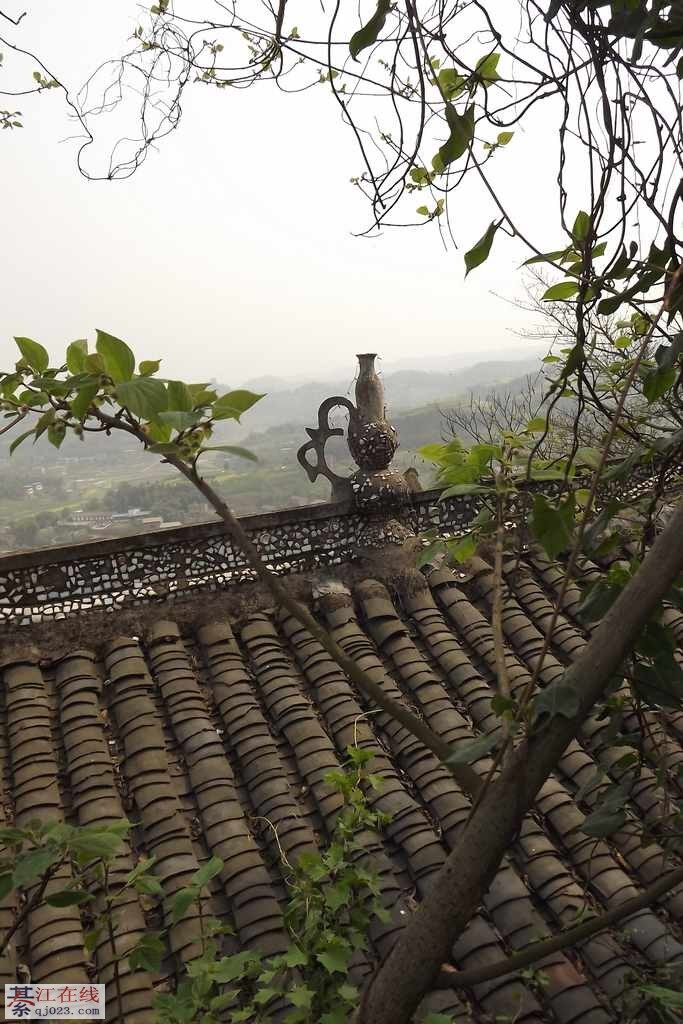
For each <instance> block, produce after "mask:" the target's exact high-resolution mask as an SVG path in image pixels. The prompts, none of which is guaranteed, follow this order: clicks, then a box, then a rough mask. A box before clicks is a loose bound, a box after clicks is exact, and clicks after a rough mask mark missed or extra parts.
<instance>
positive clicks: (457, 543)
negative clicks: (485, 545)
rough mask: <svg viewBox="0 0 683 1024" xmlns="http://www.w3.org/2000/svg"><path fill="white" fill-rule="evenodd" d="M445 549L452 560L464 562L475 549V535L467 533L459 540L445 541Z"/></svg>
mask: <svg viewBox="0 0 683 1024" xmlns="http://www.w3.org/2000/svg"><path fill="white" fill-rule="evenodd" d="M446 549H447V551H448V555H449V557H450V558H451V559H452V560H453V561H454V562H466V561H467V559H468V558H471V557H472V555H473V554H474V553H475V552H476V550H477V535H476V534H475V533H468V534H467V536H466V537H461V538H460V540H449V541H447V543H446Z"/></svg>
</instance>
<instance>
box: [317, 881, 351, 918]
mask: <svg viewBox="0 0 683 1024" xmlns="http://www.w3.org/2000/svg"><path fill="white" fill-rule="evenodd" d="M351 895H352V894H351V890H350V888H349V885H348V883H345V882H343V881H341V882H336V883H335V884H334V885H330V886H326V888H325V895H324V899H325V905H326V906H328V907H329V908H330V910H331V911H332V912H333V913H336V912H337V911H338V910H340V909H341V907H345V906H346V905H347V904H348V903H349V901H350V899H351Z"/></svg>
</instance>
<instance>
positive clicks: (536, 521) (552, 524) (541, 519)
mask: <svg viewBox="0 0 683 1024" xmlns="http://www.w3.org/2000/svg"><path fill="white" fill-rule="evenodd" d="M573 526H574V504H573V500H572V501H566V502H564V503H563V504H562V505H560V506H559V507H558V508H556V507H555V506H553V505H551V504H550V503H549V501H548V499H547V498H546V497H545V496H544V495H543V494H537V495H535V497H534V507H533V514H532V517H531V528H532V531H533V534H534V536H535V538H536V540H537V541H538V542H539V544H540V545H541V546H542V547H543V548H544V549H545V551H546V553H547V555H548V557H549V558H557V556H558V555H559V553H560V552H561V551H564V550H566V549H567V548H568V547H569V546H570V544H571V540H572V530H573Z"/></svg>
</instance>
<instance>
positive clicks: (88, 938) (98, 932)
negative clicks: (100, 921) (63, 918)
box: [83, 925, 104, 953]
mask: <svg viewBox="0 0 683 1024" xmlns="http://www.w3.org/2000/svg"><path fill="white" fill-rule="evenodd" d="M103 931H104V926H103V925H100V926H99V927H98V928H91V930H90V931H88V932H85V934H84V935H83V948H84V950H85V951H86V953H92V951H93V950H94V949H95V947H96V946H97V943H98V942H99V940H100V938H101V936H102V933H103Z"/></svg>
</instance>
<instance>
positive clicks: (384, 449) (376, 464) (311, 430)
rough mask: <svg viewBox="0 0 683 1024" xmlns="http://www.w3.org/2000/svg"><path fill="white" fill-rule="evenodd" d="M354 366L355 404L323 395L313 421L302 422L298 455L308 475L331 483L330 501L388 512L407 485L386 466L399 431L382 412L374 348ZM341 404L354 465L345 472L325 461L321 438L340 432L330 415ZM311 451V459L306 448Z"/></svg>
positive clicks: (399, 500) (400, 502) (400, 500)
mask: <svg viewBox="0 0 683 1024" xmlns="http://www.w3.org/2000/svg"><path fill="white" fill-rule="evenodd" d="M356 358H357V359H358V364H359V370H358V377H357V379H356V404H355V406H354V405H353V403H352V402H350V401H349V400H348V398H342V397H341V396H335V397H333V398H326V399H325V401H324V402H323V403H322V404H321V406H320V408H319V409H318V426H317V427H307V428H306V433H307V434H308V436H309V437H310V441H307V442H306V444H303V445H302V446H301V448H299V451H298V452H297V459H298V460H299V463H300V464H301V466H303V468H304V469H305V471H306V473H307V475H308V478H309V480H311V481H312V482H313V481H315V480H317V478H318V477H319V476H324V477H326V478H327V479H328V480H329V481H330V483H331V485H332V500H333V501H353V502H354V503H355V505H356V507H357V508H358V509H359V510H360V511H363V512H368V513H373V512H388V511H390V510H392V509H394V508H396V507H397V506H400V505H403V504H405V503H406V501H407V500H408V499H409V488H408V485H407V483H406V481H405V479H404V477H403V476H401V474H400V473H398V472H396V471H395V470H392V469H390V468H389V466H390V463H391V460H392V459H393V457H394V455H395V453H396V449H397V448H398V432H397V430H396V428H395V427H394V426H392V424H391V423H389V421H388V420H387V418H386V406H385V405H384V388H383V386H382V381H381V379H380V378H379V377H378V375H377V373H376V371H375V359H376V358H377V356H376V354H375V353H374V352H367V353H363V354H361V355H358V356H357V357H356ZM337 406H341V407H342V408H344V409H346V410H347V411H348V413H349V426H348V432H347V444H348V446H349V451H350V452H351V456H352V457H353V460H354V462H355V463H356V464H357V465H358V467H359V469H358V471H357V472H356V473H354V474H353V475H352V476H350V477H343V476H339V474H338V473H335V472H334V471H333V470H332V469H331V468H330V466H329V465H328V463H327V459H326V457H325V444H326V443H327V440H328V439H329V438H330V437H340V436H343V433H344V431H343V430H342V428H341V427H333V426H332V425H331V424H330V420H329V416H330V412H331V411H332V409H334V408H335V407H337ZM310 451H314V452H315V453H316V456H317V458H316V461H315V462H314V463H312V462H310V461H309V459H308V453H309V452H310Z"/></svg>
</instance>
